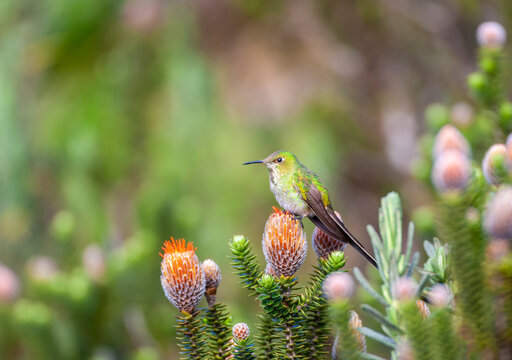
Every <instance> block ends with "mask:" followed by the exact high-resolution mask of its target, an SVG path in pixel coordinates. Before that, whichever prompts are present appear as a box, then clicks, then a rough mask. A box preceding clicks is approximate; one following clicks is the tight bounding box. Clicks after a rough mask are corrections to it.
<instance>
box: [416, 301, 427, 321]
mask: <svg viewBox="0 0 512 360" xmlns="http://www.w3.org/2000/svg"><path fill="white" fill-rule="evenodd" d="M416 307H417V308H418V311H419V312H420V314H421V316H422V317H423V319H426V318H428V317H429V316H430V309H429V308H428V305H427V303H426V302H425V301H423V300H416Z"/></svg>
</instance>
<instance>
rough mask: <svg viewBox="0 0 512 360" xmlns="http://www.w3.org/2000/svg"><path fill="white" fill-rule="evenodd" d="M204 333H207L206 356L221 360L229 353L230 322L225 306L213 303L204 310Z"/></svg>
mask: <svg viewBox="0 0 512 360" xmlns="http://www.w3.org/2000/svg"><path fill="white" fill-rule="evenodd" d="M204 317H205V319H206V333H207V334H208V356H209V358H211V359H215V360H222V359H226V358H227V357H228V356H229V355H230V349H229V340H230V339H231V326H230V325H231V323H230V318H229V316H228V314H227V307H226V305H223V304H218V303H217V304H213V305H212V306H210V307H209V308H208V309H206V310H205V314H204Z"/></svg>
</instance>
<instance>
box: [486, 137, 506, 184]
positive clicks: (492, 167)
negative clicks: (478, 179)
mask: <svg viewBox="0 0 512 360" xmlns="http://www.w3.org/2000/svg"><path fill="white" fill-rule="evenodd" d="M507 157H508V155H507V148H506V147H505V145H503V144H494V145H493V146H491V147H490V148H489V150H487V153H486V154H485V157H484V160H483V161H482V172H483V173H484V176H485V180H487V182H488V183H489V184H493V185H498V184H499V183H500V180H501V177H502V176H503V174H504V173H505V174H506V172H507V169H506V167H507V164H506V163H507Z"/></svg>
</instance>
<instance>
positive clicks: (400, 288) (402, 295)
mask: <svg viewBox="0 0 512 360" xmlns="http://www.w3.org/2000/svg"><path fill="white" fill-rule="evenodd" d="M417 289H418V286H417V285H416V282H415V281H414V280H413V279H411V278H409V277H401V278H399V279H398V280H397V281H395V283H394V284H393V285H392V287H391V291H392V292H393V297H394V298H395V299H397V300H399V301H408V300H412V299H414V298H415V297H416V290H417Z"/></svg>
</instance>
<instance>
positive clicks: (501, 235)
mask: <svg viewBox="0 0 512 360" xmlns="http://www.w3.org/2000/svg"><path fill="white" fill-rule="evenodd" d="M484 227H485V229H486V230H487V233H488V234H489V235H491V236H492V237H493V238H495V239H508V240H512V186H508V185H507V186H501V188H500V189H499V190H498V191H497V192H496V193H495V194H494V195H493V197H492V198H491V200H490V201H489V203H488V204H487V208H486V210H485V214H484Z"/></svg>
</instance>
